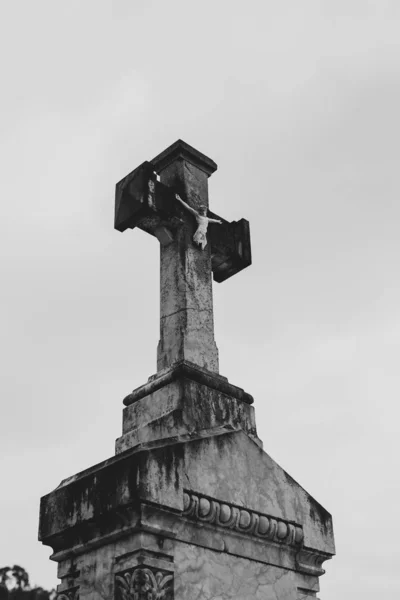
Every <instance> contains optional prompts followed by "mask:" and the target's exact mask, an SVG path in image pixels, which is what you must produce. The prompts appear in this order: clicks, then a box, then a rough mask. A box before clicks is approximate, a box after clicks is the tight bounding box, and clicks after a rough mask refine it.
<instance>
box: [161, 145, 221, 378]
mask: <svg viewBox="0 0 400 600" xmlns="http://www.w3.org/2000/svg"><path fill="white" fill-rule="evenodd" d="M188 148H189V150H188ZM151 163H152V164H153V165H154V168H155V170H156V172H157V174H158V175H159V177H160V181H161V183H163V184H165V185H167V186H169V187H174V188H175V189H177V190H179V191H180V193H182V195H183V196H184V197H185V198H186V199H187V202H188V204H190V206H191V207H193V208H194V209H196V210H197V209H199V208H200V207H201V206H205V207H207V208H208V177H209V175H211V174H212V173H213V172H214V171H215V170H216V168H217V165H216V164H215V163H214V162H213V161H212V160H210V159H209V158H207V157H206V156H204V155H203V154H201V153H200V152H197V151H196V150H194V149H192V148H190V147H185V148H184V151H182V147H181V146H178V147H177V148H174V146H171V147H170V148H168V149H167V150H166V151H165V152H163V153H161V154H160V155H158V156H157V157H156V158H155V159H153V160H152V161H151ZM181 210H182V212H183V211H184V210H185V209H181ZM184 220H185V225H184V226H182V227H178V228H177V229H176V230H175V232H174V236H173V238H172V239H168V240H167V241H165V240H163V239H162V238H161V237H159V239H160V341H159V344H158V350H157V370H158V371H160V370H163V369H166V368H168V367H170V366H172V365H173V364H174V363H175V362H177V361H181V360H186V361H189V362H191V363H195V364H196V365H199V366H201V367H204V368H206V369H208V370H209V371H213V372H216V373H218V348H217V346H216V343H215V340H214V316H213V298H212V267H211V245H210V244H207V246H206V247H205V249H204V250H202V249H201V248H199V247H198V246H196V245H195V244H194V243H193V233H194V231H195V225H196V224H195V220H194V218H192V217H191V216H190V215H189V218H188V216H187V215H185V216H184Z"/></svg>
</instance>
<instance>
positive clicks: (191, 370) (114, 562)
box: [40, 364, 334, 600]
mask: <svg viewBox="0 0 400 600" xmlns="http://www.w3.org/2000/svg"><path fill="white" fill-rule="evenodd" d="M251 402H252V398H251V396H249V395H248V394H246V393H245V392H244V391H243V390H241V389H240V388H237V387H235V386H232V385H231V384H229V382H228V381H227V380H226V379H225V378H224V377H221V376H218V375H215V374H213V373H210V372H207V371H206V370H204V369H199V368H198V367H195V366H193V365H190V364H180V365H178V366H177V367H176V368H175V369H169V370H166V372H164V373H161V374H158V375H157V376H156V377H152V378H150V380H149V382H148V383H147V384H146V385H145V386H142V388H138V390H135V391H134V392H133V393H132V394H130V395H129V396H128V397H127V398H126V399H125V404H126V405H127V406H126V408H125V409H124V426H123V430H124V433H123V435H122V437H121V438H119V440H117V455H116V456H115V457H112V458H110V459H109V460H107V461H104V462H103V463H100V464H98V465H96V466H94V467H92V468H90V469H87V470H86V471H83V472H82V473H79V474H77V475H75V476H72V477H70V478H69V479H66V480H65V481H63V482H62V483H61V484H60V486H59V487H58V488H57V489H56V490H54V491H53V492H52V493H50V494H49V495H47V496H45V497H44V498H42V502H41V518H40V537H41V539H42V541H43V543H45V544H47V545H50V546H52V548H53V550H54V554H53V556H52V558H53V560H55V561H57V562H58V563H59V571H58V574H59V577H60V578H61V581H62V583H61V584H60V586H59V590H58V591H59V593H63V594H64V595H65V596H66V597H67V598H68V600H73V599H75V598H77V595H78V594H79V597H80V599H81V600H82V598H85V599H87V600H95V599H96V600H97V599H102V600H111V599H114V598H115V599H116V600H141V599H142V598H146V600H147V598H151V599H164V600H172V599H176V600H187V598H191V600H197V599H199V600H200V599H201V600H222V599H224V600H225V599H232V600H233V599H234V600H256V599H257V600H262V599H264V598H268V600H270V599H271V600H275V599H276V600H278V599H279V600H295V599H296V600H298V599H300V598H304V599H306V598H315V596H316V593H317V592H318V590H319V586H318V578H319V576H320V575H322V574H323V573H324V571H323V569H322V567H321V565H322V563H323V562H324V561H325V560H327V559H329V558H331V556H332V555H333V554H334V541H333V530H332V519H331V516H330V514H329V513H327V512H326V511H325V510H324V509H323V508H322V507H321V506H320V505H319V504H318V503H317V502H316V501H315V500H314V499H313V498H312V497H311V496H310V495H309V494H308V493H307V492H306V491H305V490H304V489H303V488H302V487H301V486H300V485H299V484H298V483H296V482H295V481H294V480H293V479H292V478H291V477H290V476H289V475H288V474H287V473H286V472H285V471H284V470H283V469H281V467H279V465H277V463H276V462H275V461H273V460H272V458H271V457H270V456H269V455H268V454H266V453H265V452H264V451H263V450H262V447H261V442H260V440H259V439H258V437H257V433H256V429H255V421H254V414H253V407H252V406H251ZM146 594H147V595H146ZM64 600H65V599H64Z"/></svg>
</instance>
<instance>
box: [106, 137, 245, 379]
mask: <svg viewBox="0 0 400 600" xmlns="http://www.w3.org/2000/svg"><path fill="white" fill-rule="evenodd" d="M216 169H217V165H216V164H215V162H214V161H212V160H211V159H210V158H208V157H207V156H205V155H204V154H201V152H198V151H197V150H195V149H194V148H192V147H191V146H189V145H188V144H186V143H185V142H183V141H182V140H178V141H177V142H175V144H172V146H170V147H169V148H167V149H166V150H164V152H162V153H161V154H159V155H158V156H156V157H155V158H154V159H153V160H152V161H150V162H144V163H143V164H142V165H140V166H139V167H138V168H137V169H135V170H134V171H132V173H130V174H129V175H127V176H126V177H125V178H124V179H122V180H121V181H120V182H119V183H118V184H117V188H116V202H115V228H116V229H118V230H119V231H125V230H126V229H128V228H131V229H133V228H134V227H139V228H140V229H142V230H143V231H145V232H147V233H150V234H151V235H153V236H155V237H156V238H157V239H158V240H159V242H160V266H161V268H160V313H161V314H160V341H159V344H158V351H157V371H158V373H160V371H163V370H165V369H168V368H170V367H172V366H173V365H174V364H176V363H178V362H180V361H186V362H189V363H192V364H193V363H194V364H195V365H197V366H200V367H203V368H205V369H207V370H209V371H212V372H214V373H218V349H217V346H216V344H215V340H214V317H213V301H212V277H214V280H215V281H217V282H221V281H225V279H228V277H231V276H232V275H235V274H236V273H237V272H238V271H240V270H241V269H244V268H245V267H247V266H248V265H249V264H251V253H250V232H249V224H248V222H247V221H246V220H245V219H241V220H240V221H237V222H235V221H233V222H228V221H225V220H224V219H221V218H220V217H218V216H217V215H215V214H213V213H212V212H210V211H209V210H208V177H209V176H210V175H211V174H212V173H214V171H216ZM182 197H183V198H185V201H184V200H182ZM190 213H191V214H192V215H193V216H194V217H195V219H192V218H191V217H189V215H190ZM209 223H212V224H218V226H216V225H213V226H212V227H210V228H209V230H208V225H209ZM196 225H197V227H196ZM193 242H194V243H193Z"/></svg>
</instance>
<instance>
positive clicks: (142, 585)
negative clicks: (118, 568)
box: [115, 566, 174, 600]
mask: <svg viewBox="0 0 400 600" xmlns="http://www.w3.org/2000/svg"><path fill="white" fill-rule="evenodd" d="M173 577H174V576H173V574H172V573H170V572H168V571H164V570H162V569H153V568H149V567H144V566H139V567H136V568H134V569H129V570H128V571H123V572H122V573H117V574H116V576H115V598H116V600H173V597H174V590H173Z"/></svg>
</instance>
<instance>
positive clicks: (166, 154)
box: [150, 140, 218, 176]
mask: <svg viewBox="0 0 400 600" xmlns="http://www.w3.org/2000/svg"><path fill="white" fill-rule="evenodd" d="M177 160H186V161H187V162H189V163H191V164H192V165H194V166H195V167H198V168H199V169H201V170H202V171H204V173H206V174H207V175H208V176H210V175H212V174H213V173H214V172H215V171H216V170H217V168H218V167H217V165H216V163H215V162H214V161H213V160H211V158H208V156H206V155H205V154H202V153H201V152H199V151H198V150H196V149H195V148H193V147H192V146H189V144H187V143H186V142H184V141H183V140H177V141H176V142H175V143H174V144H172V145H171V146H169V147H168V148H166V150H164V151H163V152H161V154H158V155H157V156H156V157H155V158H153V160H152V161H150V162H151V164H152V165H153V166H154V169H155V171H156V172H157V173H158V172H160V171H162V170H163V169H165V168H166V167H168V165H170V164H171V163H173V162H175V161H177Z"/></svg>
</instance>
